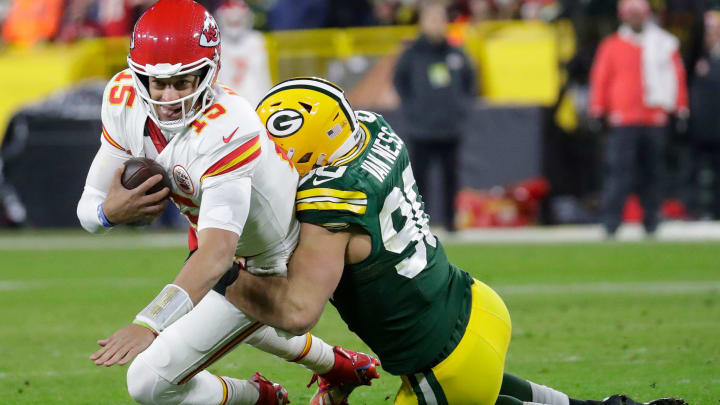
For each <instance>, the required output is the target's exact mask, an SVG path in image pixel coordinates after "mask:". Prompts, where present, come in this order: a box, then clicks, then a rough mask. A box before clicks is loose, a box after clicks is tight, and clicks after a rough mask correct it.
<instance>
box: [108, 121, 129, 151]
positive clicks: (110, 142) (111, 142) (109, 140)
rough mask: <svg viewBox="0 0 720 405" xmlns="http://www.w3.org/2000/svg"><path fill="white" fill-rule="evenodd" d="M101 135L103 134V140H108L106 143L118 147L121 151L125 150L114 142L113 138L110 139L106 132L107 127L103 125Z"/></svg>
mask: <svg viewBox="0 0 720 405" xmlns="http://www.w3.org/2000/svg"><path fill="white" fill-rule="evenodd" d="M102 135H103V138H105V140H106V141H108V143H109V144H110V145H112V146H114V147H116V148H118V149H120V150H121V151H123V152H127V151H126V150H125V148H123V147H122V146H120V145H119V144H118V143H117V142H115V140H114V139H112V137H111V136H110V134H109V133H108V131H107V129H105V125H103V126H102Z"/></svg>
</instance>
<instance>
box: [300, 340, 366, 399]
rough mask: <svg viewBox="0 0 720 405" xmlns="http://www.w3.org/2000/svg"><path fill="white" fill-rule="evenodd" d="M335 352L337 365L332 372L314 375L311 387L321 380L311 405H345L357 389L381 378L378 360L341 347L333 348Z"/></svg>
mask: <svg viewBox="0 0 720 405" xmlns="http://www.w3.org/2000/svg"><path fill="white" fill-rule="evenodd" d="M333 351H334V352H335V364H334V365H333V368H332V370H330V371H329V372H327V373H325V374H323V375H318V374H314V375H313V377H312V380H310V383H309V384H308V387H309V386H311V385H312V384H313V383H314V382H315V381H318V379H319V380H320V382H319V384H318V385H319V387H318V390H317V392H316V393H315V395H314V396H313V398H312V399H311V400H310V405H345V404H347V403H348V402H347V398H348V396H349V395H350V393H351V392H352V390H354V389H355V387H359V386H361V385H371V384H372V379H373V378H380V375H379V374H378V372H377V366H379V365H380V361H379V360H377V359H376V358H374V357H372V356H370V355H368V354H365V353H358V352H354V351H352V350H347V349H343V348H342V347H340V346H335V347H333Z"/></svg>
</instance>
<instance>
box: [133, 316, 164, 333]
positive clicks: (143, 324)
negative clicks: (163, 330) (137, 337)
mask: <svg viewBox="0 0 720 405" xmlns="http://www.w3.org/2000/svg"><path fill="white" fill-rule="evenodd" d="M132 323H134V324H135V325H140V326H142V327H144V328H147V329H148V330H149V331H150V332H152V334H153V335H155V337H158V333H157V331H156V330H155V329H153V328H152V326H150V325H148V324H146V323H145V322H142V321H138V320H137V319H136V320H134V321H132Z"/></svg>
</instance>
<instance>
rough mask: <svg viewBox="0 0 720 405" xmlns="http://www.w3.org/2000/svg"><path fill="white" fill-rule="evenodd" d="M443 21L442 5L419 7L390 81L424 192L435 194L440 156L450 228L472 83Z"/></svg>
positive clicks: (469, 68)
mask: <svg viewBox="0 0 720 405" xmlns="http://www.w3.org/2000/svg"><path fill="white" fill-rule="evenodd" d="M447 25H448V21H447V14H446V10H445V8H444V6H443V5H441V4H439V3H429V4H428V5H425V6H424V7H423V8H422V9H421V11H420V36H419V37H418V39H417V40H416V41H415V42H413V43H412V44H411V45H410V46H409V47H408V49H407V50H405V52H404V53H403V54H402V55H401V56H400V60H399V61H398V64H397V68H396V71H395V77H394V83H395V88H396V89H397V92H398V95H399V96H400V100H401V103H402V105H401V108H402V113H403V115H404V116H405V120H406V123H407V125H408V141H409V143H410V145H411V146H412V155H411V158H412V165H413V167H414V172H415V175H416V176H417V185H418V189H419V190H420V193H422V194H424V195H430V194H433V193H436V194H439V193H438V192H437V191H434V190H429V189H428V182H427V179H428V176H427V174H428V170H429V168H430V163H431V162H432V160H434V159H435V158H437V159H439V160H440V163H441V165H442V169H443V176H442V178H443V183H444V186H445V188H444V190H443V191H444V192H443V193H442V195H443V197H444V198H443V199H444V207H443V210H442V212H443V216H444V220H445V226H446V228H447V229H448V230H454V229H455V223H454V210H453V202H454V197H455V195H456V194H457V191H458V184H457V181H458V175H459V173H458V163H459V153H458V152H459V145H460V137H461V135H462V133H463V131H464V130H465V128H464V126H465V123H466V121H467V116H468V112H469V110H470V108H471V107H472V105H473V103H474V100H475V98H474V96H475V89H476V86H475V74H474V71H473V68H472V65H471V64H470V60H469V59H468V58H467V56H466V55H465V53H463V51H462V50H460V49H458V48H455V47H453V46H451V45H450V44H449V43H448V42H447V40H446V39H445V35H446V33H447ZM429 208H433V207H429ZM428 212H430V214H431V215H432V210H430V209H429V210H428Z"/></svg>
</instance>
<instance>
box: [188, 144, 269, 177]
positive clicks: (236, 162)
mask: <svg viewBox="0 0 720 405" xmlns="http://www.w3.org/2000/svg"><path fill="white" fill-rule="evenodd" d="M259 149H260V142H255V144H254V145H252V146H251V147H250V148H248V150H246V151H245V152H243V153H242V154H240V155H239V156H238V157H236V158H235V159H233V160H231V161H230V162H228V163H227V164H225V165H223V166H222V167H220V168H218V169H217V170H213V171H212V172H209V173H206V174H204V175H203V176H202V177H200V181H203V180H204V179H205V178H206V177H212V176H217V175H219V174H223V173H225V172H229V171H231V170H228V169H230V168H233V167H240V166H243V165H244V164H245V163H248V162H250V161H251V160H253V159H254V158H255V157H256V156H253V155H254V154H255V153H256V152H257V151H258V150H259Z"/></svg>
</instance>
